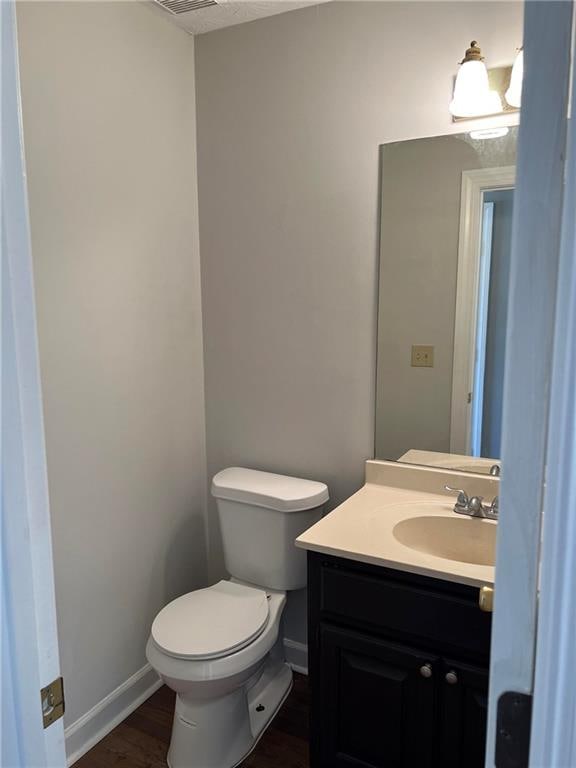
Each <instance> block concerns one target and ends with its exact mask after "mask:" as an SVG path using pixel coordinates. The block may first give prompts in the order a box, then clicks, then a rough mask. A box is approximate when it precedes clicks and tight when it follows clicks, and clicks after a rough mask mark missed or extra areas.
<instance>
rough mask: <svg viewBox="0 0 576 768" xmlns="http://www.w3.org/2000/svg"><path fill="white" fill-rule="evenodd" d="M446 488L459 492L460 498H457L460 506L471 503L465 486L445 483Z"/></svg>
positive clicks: (451, 491)
mask: <svg viewBox="0 0 576 768" xmlns="http://www.w3.org/2000/svg"><path fill="white" fill-rule="evenodd" d="M444 490H446V491H450V493H457V494H458V498H457V499H456V504H458V506H460V507H467V506H468V504H469V503H470V497H469V496H468V494H467V493H466V491H465V490H464V488H452V487H451V486H450V485H445V486H444Z"/></svg>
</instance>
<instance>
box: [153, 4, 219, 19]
mask: <svg viewBox="0 0 576 768" xmlns="http://www.w3.org/2000/svg"><path fill="white" fill-rule="evenodd" d="M154 2H156V3H157V4H158V5H161V6H162V8H165V9H166V10H167V11H169V12H170V13H172V14H173V15H174V16H178V15H179V14H180V13H188V12H189V11H199V10H200V9H201V8H209V7H210V6H211V5H218V3H217V2H216V0H154Z"/></svg>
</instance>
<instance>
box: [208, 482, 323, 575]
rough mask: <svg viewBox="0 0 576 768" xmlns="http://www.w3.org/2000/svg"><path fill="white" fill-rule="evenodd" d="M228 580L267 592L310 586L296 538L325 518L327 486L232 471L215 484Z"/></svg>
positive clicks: (303, 555)
mask: <svg viewBox="0 0 576 768" xmlns="http://www.w3.org/2000/svg"><path fill="white" fill-rule="evenodd" d="M212 495H213V496H214V497H215V498H216V504H217V506H218V517H219V519H220V528H221V532H222V542H223V546H224V559H225V562H226V568H227V570H228V573H229V574H230V576H233V577H234V578H236V579H239V580H241V581H247V582H250V583H251V584H256V585H258V586H261V587H267V588H268V589H281V590H291V589H302V588H304V587H305V586H306V552H305V551H304V550H302V549H298V548H297V547H296V546H295V544H294V540H295V539H296V538H297V537H298V536H299V535H300V534H301V533H303V532H304V531H305V530H306V529H307V528H310V526H311V525H314V523H316V522H318V520H320V518H321V517H322V511H323V507H324V504H325V503H326V502H327V501H328V488H327V486H326V485H325V484H324V483H318V482H315V481H312V480H301V479H299V478H296V477H285V476H284V475H275V474H272V473H270V472H260V471H258V470H255V469H243V468H241V467H230V468H229V469H223V470H222V471H221V472H218V474H217V475H215V476H214V479H213V480H212Z"/></svg>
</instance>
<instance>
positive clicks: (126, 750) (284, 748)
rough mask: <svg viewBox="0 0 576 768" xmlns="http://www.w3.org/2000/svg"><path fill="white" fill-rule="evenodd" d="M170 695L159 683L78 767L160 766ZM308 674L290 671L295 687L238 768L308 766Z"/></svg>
mask: <svg viewBox="0 0 576 768" xmlns="http://www.w3.org/2000/svg"><path fill="white" fill-rule="evenodd" d="M173 712H174V694H173V693H172V691H170V690H169V689H168V688H166V687H164V688H160V690H159V691H157V692H156V693H155V694H154V695H153V696H152V697H151V698H149V699H148V701H146V702H144V704H142V706H140V707H139V708H138V709H137V710H136V711H135V712H133V713H132V714H131V715H130V716H129V717H127V718H126V720H124V722H122V723H120V725H119V726H117V727H116V728H115V729H114V730H113V731H111V732H110V733H109V734H108V736H106V738H104V739H103V740H102V741H101V742H100V743H98V744H97V745H96V746H95V747H94V748H93V749H91V750H90V751H89V752H87V753H86V754H85V755H84V757H81V758H80V760H78V762H77V763H75V766H76V767H77V768H119V767H120V766H122V768H165V766H166V753H167V752H168V744H169V742H170V730H171V728H172V714H173ZM308 713H309V696H308V678H306V677H304V676H303V675H294V687H293V688H292V691H291V693H290V695H289V697H288V698H287V699H286V701H285V702H284V706H283V707H282V709H281V710H280V712H278V714H277V715H276V717H275V718H274V720H273V721H272V723H271V725H270V727H269V728H268V729H267V731H266V733H265V734H264V736H262V738H261V739H260V741H259V743H258V746H257V747H256V749H255V750H254V752H252V754H251V755H250V756H249V757H248V758H246V760H245V761H244V762H243V763H242V768H308Z"/></svg>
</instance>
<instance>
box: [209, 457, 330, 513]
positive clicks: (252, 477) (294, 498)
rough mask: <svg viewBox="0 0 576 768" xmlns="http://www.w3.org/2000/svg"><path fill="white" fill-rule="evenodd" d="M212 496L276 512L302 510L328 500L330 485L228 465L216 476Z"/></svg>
mask: <svg viewBox="0 0 576 768" xmlns="http://www.w3.org/2000/svg"><path fill="white" fill-rule="evenodd" d="M212 496H214V497H215V498H217V499H228V500H229V501H241V502H244V503H245V504H254V505H255V506H258V507H266V508H268V509H273V510H275V511H277V512H301V511H303V510H306V509H314V507H319V506H321V505H322V504H324V503H325V502H327V501H328V498H329V496H328V487H327V486H326V485H325V484H324V483H318V482H316V481H315V480H302V479H301V478H298V477H287V476H286V475H275V474H273V473H272V472H261V471H260V470H257V469H244V468H243V467H229V468H228V469H223V470H222V471H221V472H218V474H217V475H214V478H213V480H212Z"/></svg>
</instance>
